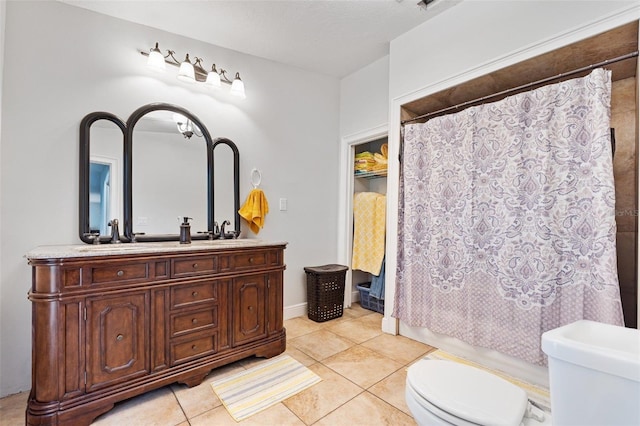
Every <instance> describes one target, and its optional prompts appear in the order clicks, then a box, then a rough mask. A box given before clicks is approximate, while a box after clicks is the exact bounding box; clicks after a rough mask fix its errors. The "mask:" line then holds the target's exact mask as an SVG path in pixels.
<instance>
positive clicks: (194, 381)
mask: <svg viewBox="0 0 640 426" xmlns="http://www.w3.org/2000/svg"><path fill="white" fill-rule="evenodd" d="M208 375H209V373H206V374H200V375H198V376H193V377H187V378H186V379H184V380H180V381H179V382H178V383H182V384H185V385H187V386H188V387H190V388H192V387H194V386H198V385H199V384H200V383H202V381H203V380H204V379H205V377H207V376H208Z"/></svg>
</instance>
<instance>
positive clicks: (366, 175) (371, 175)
mask: <svg viewBox="0 0 640 426" xmlns="http://www.w3.org/2000/svg"><path fill="white" fill-rule="evenodd" d="M353 175H354V176H355V177H357V178H362V179H377V178H382V177H386V176H387V169H384V170H373V171H370V172H355V173H354V174H353Z"/></svg>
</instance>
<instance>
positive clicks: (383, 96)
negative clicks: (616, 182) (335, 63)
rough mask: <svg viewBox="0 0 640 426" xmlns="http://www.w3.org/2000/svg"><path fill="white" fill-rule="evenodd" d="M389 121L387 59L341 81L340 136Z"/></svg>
mask: <svg viewBox="0 0 640 426" xmlns="http://www.w3.org/2000/svg"><path fill="white" fill-rule="evenodd" d="M388 122H389V56H385V57H383V58H380V59H378V60H377V61H375V62H373V63H371V64H369V65H367V66H366V67H364V68H362V69H360V70H358V71H356V72H354V73H353V74H350V75H348V76H346V77H344V78H343V79H342V80H340V136H342V137H345V136H349V135H352V134H354V133H358V132H362V131H363V130H367V129H372V128H374V127H377V126H380V125H386V124H387V123H388Z"/></svg>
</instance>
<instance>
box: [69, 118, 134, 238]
mask: <svg viewBox="0 0 640 426" xmlns="http://www.w3.org/2000/svg"><path fill="white" fill-rule="evenodd" d="M125 132H126V129H125V124H124V122H123V121H122V120H120V119H119V118H118V117H116V116H115V115H113V114H110V113H108V112H94V113H91V114H89V115H87V116H86V117H84V118H83V120H82V122H81V124H80V203H79V206H80V223H79V225H80V228H79V234H80V239H81V240H82V241H84V242H85V243H93V242H102V243H104V242H109V241H110V240H111V235H110V234H111V226H110V223H111V222H112V221H113V220H114V219H115V220H117V221H118V222H122V219H123V217H124V213H123V187H124V167H125V165H124V151H125V142H124V139H125Z"/></svg>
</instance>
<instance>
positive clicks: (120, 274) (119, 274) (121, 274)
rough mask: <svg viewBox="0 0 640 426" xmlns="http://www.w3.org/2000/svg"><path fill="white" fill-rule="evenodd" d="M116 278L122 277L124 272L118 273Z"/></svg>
mask: <svg viewBox="0 0 640 426" xmlns="http://www.w3.org/2000/svg"><path fill="white" fill-rule="evenodd" d="M116 275H117V276H119V277H121V276H123V275H124V271H118V273H117V274H116Z"/></svg>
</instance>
